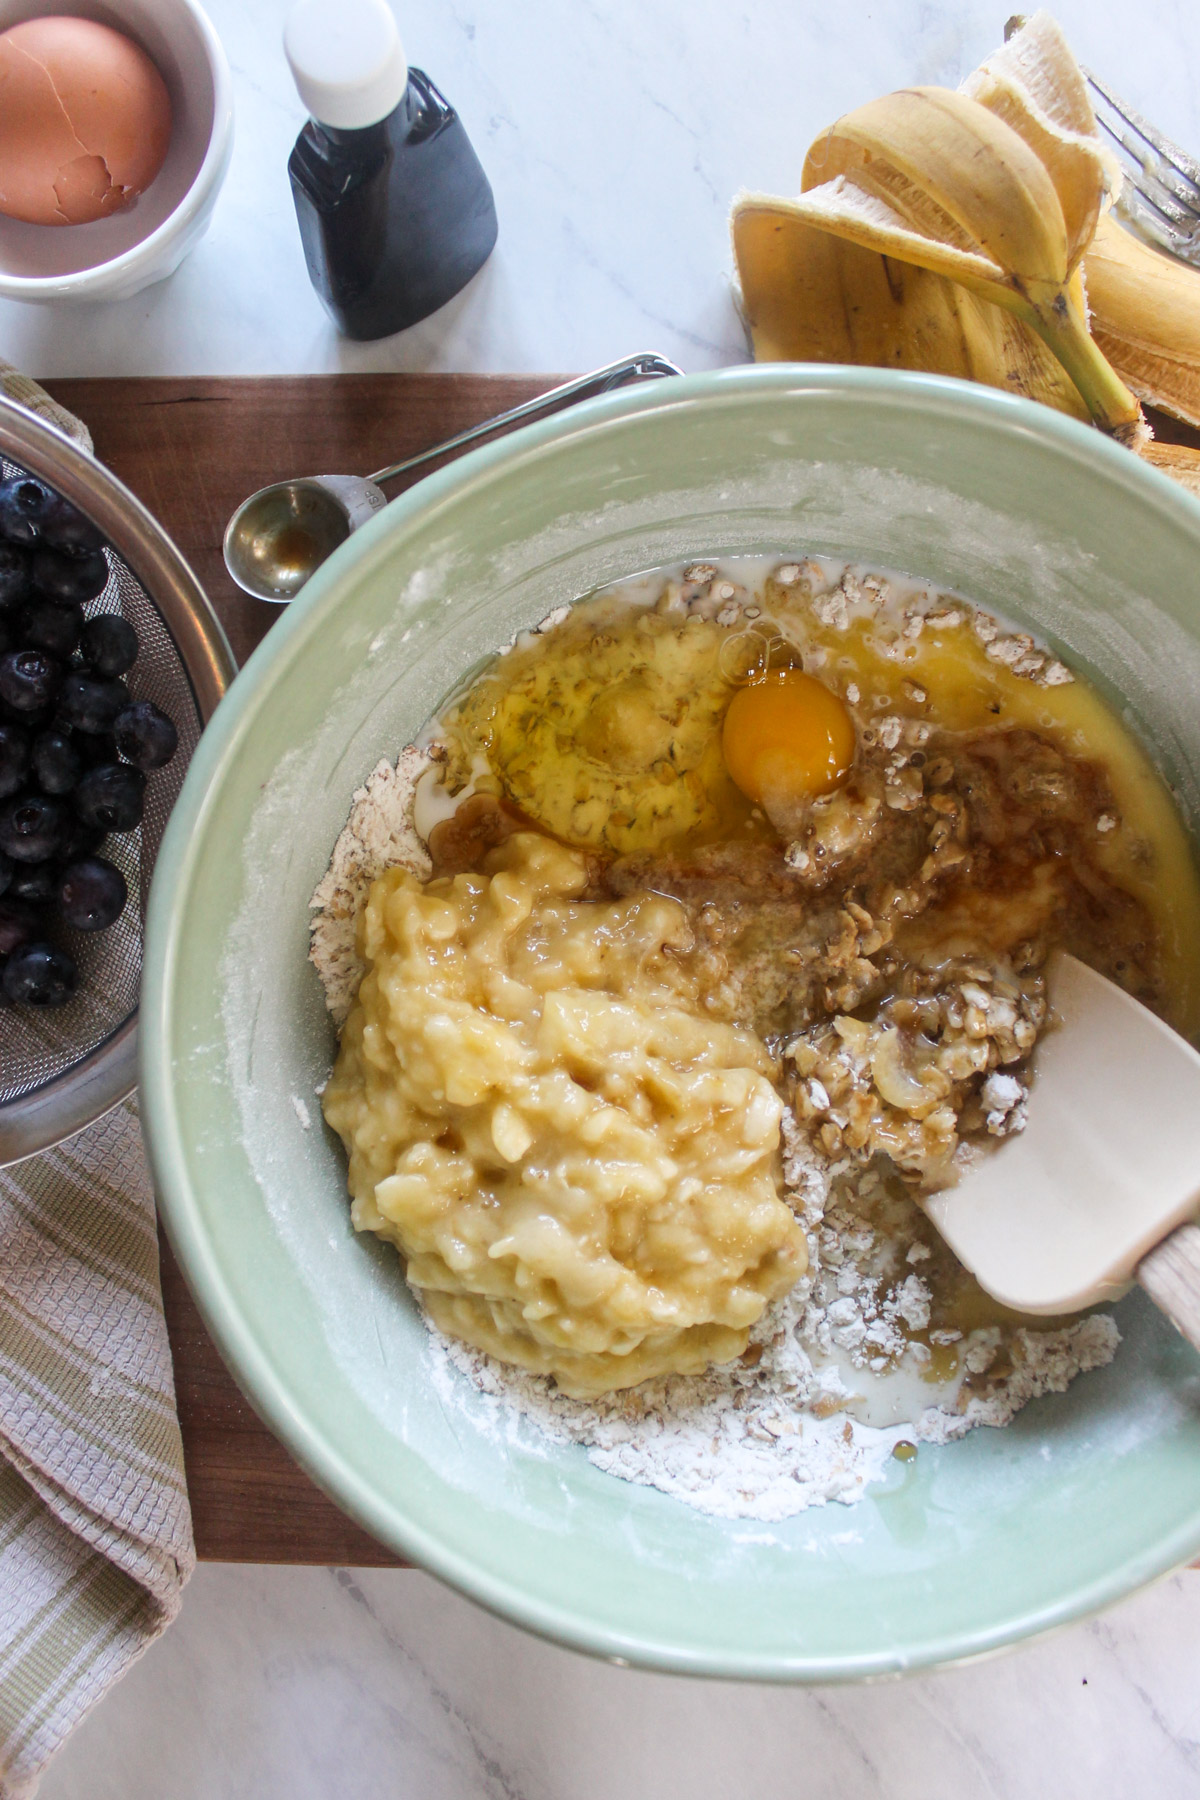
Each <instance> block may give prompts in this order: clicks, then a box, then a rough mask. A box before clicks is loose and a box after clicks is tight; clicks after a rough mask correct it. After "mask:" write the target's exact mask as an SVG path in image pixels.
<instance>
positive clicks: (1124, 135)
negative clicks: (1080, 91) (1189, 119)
mask: <svg viewBox="0 0 1200 1800" xmlns="http://www.w3.org/2000/svg"><path fill="white" fill-rule="evenodd" d="M1083 75H1084V79H1085V80H1086V82H1087V84H1088V86H1089V87H1090V88H1091V90H1092V104H1093V106H1094V108H1095V112H1096V123H1097V125H1099V127H1100V129H1101V131H1103V132H1105V133H1106V135H1107V136H1108V137H1110V138H1111V139H1112V141H1113V143H1114V144H1115V145H1116V146H1117V149H1118V151H1119V152H1120V153H1121V158H1122V161H1123V162H1124V164H1125V183H1124V186H1123V187H1122V189H1121V192H1120V194H1119V196H1118V198H1117V211H1118V212H1119V213H1120V215H1121V217H1122V218H1123V219H1125V221H1126V222H1127V223H1128V224H1130V225H1132V226H1133V228H1134V230H1135V231H1137V232H1139V233H1140V234H1141V235H1142V236H1143V237H1145V238H1148V239H1149V240H1150V242H1151V243H1152V244H1157V245H1158V246H1159V247H1160V249H1163V250H1169V251H1170V253H1171V255H1172V256H1177V257H1179V258H1180V259H1181V261H1183V262H1189V263H1195V264H1196V265H1197V266H1198V267H1200V163H1198V162H1196V160H1195V159H1194V158H1193V157H1191V156H1189V155H1188V154H1187V152H1186V151H1185V150H1181V149H1180V148H1179V146H1178V144H1173V143H1172V142H1171V140H1170V138H1165V137H1164V136H1163V135H1162V132H1161V131H1156V130H1155V128H1154V126H1153V125H1151V124H1150V123H1149V121H1148V120H1146V119H1143V117H1142V115H1141V113H1139V112H1135V111H1134V109H1133V107H1132V106H1130V105H1129V103H1128V101H1126V100H1122V99H1121V98H1120V96H1119V95H1117V94H1114V93H1113V90H1112V89H1111V88H1110V87H1109V85H1108V83H1107V82H1106V81H1101V79H1100V77H1099V76H1098V75H1093V74H1092V71H1091V70H1090V69H1084V70H1083Z"/></svg>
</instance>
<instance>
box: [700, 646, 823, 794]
mask: <svg viewBox="0 0 1200 1800" xmlns="http://www.w3.org/2000/svg"><path fill="white" fill-rule="evenodd" d="M721 743H722V748H723V750H724V752H725V766H726V768H727V769H728V770H729V773H730V775H731V776H732V778H733V780H734V781H735V782H736V783H737V785H738V787H740V788H741V790H742V792H743V794H745V795H746V797H747V799H749V800H753V801H754V802H755V803H756V804H757V805H759V806H762V807H765V809H766V811H767V813H768V816H772V815H773V814H774V813H776V812H777V811H781V810H783V811H787V810H790V809H791V808H792V807H794V806H796V805H797V804H798V803H800V802H802V801H804V800H807V799H808V798H810V797H811V796H813V795H816V794H828V793H831V792H832V790H833V789H834V788H835V787H838V786H839V785H840V784H841V783H842V782H843V781H844V780H845V779H846V776H847V775H848V774H849V773H850V767H851V764H852V763H853V761H854V749H855V737H854V721H853V720H852V719H851V717H850V714H849V713H848V712H847V711H846V708H845V707H844V706H843V705H842V702H841V701H840V700H839V699H838V697H837V695H836V694H835V693H833V692H832V691H831V690H830V689H829V688H827V687H825V686H824V684H823V683H822V682H820V681H816V680H814V679H813V677H812V676H811V675H805V674H804V673H803V672H802V671H801V670H800V669H780V670H777V671H776V672H774V673H773V674H771V675H768V676H767V678H766V680H765V681H756V682H754V683H753V684H752V685H751V686H750V687H744V688H740V689H739V690H738V692H737V693H736V694H735V695H734V696H733V699H732V700H731V701H730V703H729V708H728V710H727V712H726V714H725V725H724V729H723V733H722V740H721Z"/></svg>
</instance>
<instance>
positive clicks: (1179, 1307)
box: [1137, 1225, 1200, 1350]
mask: <svg viewBox="0 0 1200 1800" xmlns="http://www.w3.org/2000/svg"><path fill="white" fill-rule="evenodd" d="M1137 1278H1138V1280H1139V1281H1140V1283H1141V1284H1142V1286H1143V1287H1144V1288H1145V1290H1146V1292H1147V1293H1148V1294H1149V1296H1150V1298H1151V1299H1152V1300H1153V1302H1154V1304H1155V1306H1161V1308H1162V1310H1163V1311H1164V1312H1165V1313H1166V1315H1167V1317H1168V1319H1170V1321H1171V1323H1172V1325H1174V1327H1175V1329H1176V1331H1180V1332H1182V1333H1183V1335H1184V1337H1185V1338H1186V1339H1187V1340H1188V1343H1189V1344H1194V1345H1195V1347H1196V1349H1197V1350H1200V1225H1178V1226H1176V1228H1175V1230H1174V1231H1173V1232H1172V1233H1171V1235H1170V1237H1165V1238H1164V1239H1163V1241H1162V1243H1161V1244H1156V1245H1155V1247H1154V1249H1153V1250H1151V1252H1150V1254H1149V1255H1148V1256H1144V1257H1143V1258H1142V1260H1141V1262H1140V1263H1139V1264H1138V1266H1137Z"/></svg>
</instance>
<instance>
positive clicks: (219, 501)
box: [46, 375, 1200, 1565]
mask: <svg viewBox="0 0 1200 1800" xmlns="http://www.w3.org/2000/svg"><path fill="white" fill-rule="evenodd" d="M563 379H565V377H563V376H556V375H542V376H490V375H320V376H279V377H262V378H258V377H256V378H252V379H245V378H244V379H236V380H226V379H222V380H213V379H206V378H205V379H202V378H196V379H189V380H144V381H104V380H85V381H53V382H48V383H47V384H46V385H47V386H48V387H49V389H50V391H51V392H52V393H53V394H54V395H55V397H56V398H57V399H59V400H61V401H62V403H63V404H64V405H65V406H68V407H69V408H70V409H71V411H72V412H74V413H77V414H78V415H79V417H80V418H82V419H83V420H85V421H86V423H87V425H88V426H89V428H90V430H91V433H92V436H93V438H94V440H95V446H96V454H97V456H98V457H99V458H100V459H101V461H102V462H105V463H107V464H108V466H109V467H110V468H111V469H112V470H114V472H115V473H116V474H117V475H118V476H119V477H120V479H121V480H122V481H124V482H125V483H126V485H127V486H128V487H130V488H132V490H133V492H134V493H135V494H136V495H137V496H138V498H139V499H141V500H142V501H144V502H145V504H146V505H147V506H148V507H149V508H150V510H151V512H153V513H154V514H155V515H156V516H157V518H158V519H160V520H161V522H162V524H163V525H164V526H165V528H166V530H167V531H168V532H169V533H170V535H171V536H172V537H173V538H174V540H175V542H176V543H177V544H178V545H179V547H180V549H181V550H182V551H183V554H184V556H185V557H186V558H187V559H188V561H189V562H190V563H191V565H192V567H193V568H194V569H195V571H196V573H197V575H198V576H199V578H200V581H201V582H202V584H203V585H204V587H205V588H206V590H207V592H208V595H209V597H210V599H211V600H212V602H213V605H214V606H215V607H216V609H217V612H218V614H219V615H220V618H221V622H222V624H223V625H224V627H225V630H226V631H227V633H228V634H229V639H230V642H231V643H232V645H233V650H234V654H235V655H236V657H237V659H238V661H239V663H241V662H244V661H245V659H246V657H247V656H248V655H249V654H250V652H251V650H253V648H254V647H255V645H256V644H257V643H258V642H259V641H260V639H262V638H263V637H265V636H266V633H267V632H268V631H269V630H270V628H271V626H272V625H273V624H274V622H275V621H276V619H277V618H278V617H279V616H280V615H279V611H278V609H277V608H275V607H271V606H266V605H264V604H262V603H260V602H259V601H256V600H251V599H249V598H248V597H247V596H246V595H245V594H242V593H241V592H239V590H238V589H237V588H236V587H234V585H233V583H232V582H231V581H230V580H229V577H228V576H227V575H226V573H225V566H224V563H223V562H222V560H221V539H222V536H223V534H224V530H225V524H226V521H227V520H228V518H229V515H230V514H231V513H232V511H233V509H234V507H235V506H236V505H237V504H238V503H239V501H241V500H243V499H244V498H245V497H246V496H247V495H248V494H251V493H253V492H254V490H255V489H256V488H260V487H265V486H266V484H267V483H268V482H270V481H276V480H280V479H283V478H285V477H287V476H289V475H318V474H368V473H369V472H370V471H371V470H372V469H378V468H382V467H384V466H385V465H386V464H387V463H390V462H395V461H399V460H400V459H401V458H402V457H404V456H410V455H414V454H415V453H416V452H417V451H419V450H423V449H425V448H426V447H427V446H429V445H431V444H436V443H440V442H442V441H443V440H444V439H446V438H448V437H452V436H453V435H454V434H455V433H456V432H458V431H462V430H465V429H466V427H467V426H469V425H474V424H476V423H477V422H478V421H479V420H481V419H486V418H490V417H492V416H493V415H494V414H496V413H500V412H503V411H505V410H506V409H507V408H508V407H511V406H516V405H518V404H519V403H520V402H521V401H523V400H528V399H530V398H532V396H533V395H534V394H539V393H544V392H545V391H546V389H547V388H550V387H554V386H555V385H556V384H557V383H558V382H559V381H561V380H563ZM1152 417H1153V420H1154V425H1155V430H1156V432H1157V434H1158V435H1159V437H1160V438H1162V439H1163V440H1164V441H1166V442H1169V443H1180V442H1182V443H1188V444H1193V445H1200V434H1197V433H1196V432H1193V431H1191V430H1190V429H1189V428H1188V427H1187V426H1180V425H1178V424H1176V423H1175V422H1174V421H1172V420H1169V419H1166V418H1165V417H1161V416H1159V415H1157V414H1155V415H1152ZM427 472H428V471H421V473H427ZM419 478H420V476H419V474H414V475H413V476H411V477H409V481H410V482H411V481H415V480H417V479H419ZM405 485H407V484H406V483H405V482H403V481H401V482H399V483H396V484H393V485H392V486H391V487H390V488H389V494H393V495H394V494H396V493H399V492H400V491H401V489H402V487H403V486H405ZM162 1268H163V1300H164V1304H165V1306H166V1313H167V1326H168V1329H169V1331H170V1335H171V1347H172V1350H173V1353H174V1358H175V1383H176V1389H177V1393H178V1398H179V1418H180V1424H181V1426H182V1430H183V1445H184V1455H185V1457H186V1460H187V1472H188V1488H189V1491H190V1494H191V1500H192V1513H193V1517H194V1520H195V1527H196V1548H197V1551H198V1553H199V1555H200V1556H201V1558H203V1559H207V1560H211V1561H220V1562H268V1563H269V1562H288V1563H349V1564H360V1565H367V1564H374V1565H387V1564H395V1563H396V1562H397V1560H398V1559H397V1558H396V1557H394V1556H393V1555H392V1554H391V1552H390V1551H388V1550H385V1549H384V1548H383V1546H382V1545H381V1544H378V1543H376V1541H375V1540H374V1539H373V1538H371V1537H368V1536H367V1534H366V1533H365V1532H363V1531H362V1530H360V1529H359V1527H358V1526H357V1525H355V1524H354V1522H353V1521H352V1520H351V1519H349V1518H347V1517H346V1515H345V1514H344V1513H343V1512H342V1511H341V1510H340V1508H338V1507H337V1506H335V1505H334V1503H333V1502H332V1501H331V1500H329V1499H328V1498H327V1497H326V1496H325V1495H324V1494H323V1493H321V1491H320V1490H319V1489H318V1488H317V1487H316V1486H314V1484H313V1483H312V1482H311V1481H310V1480H309V1478H308V1476H307V1475H305V1474H304V1472H303V1471H302V1470H301V1469H300V1468H299V1467H298V1466H297V1464H296V1463H295V1462H294V1461H293V1459H292V1458H291V1456H290V1455H289V1454H288V1452H287V1451H286V1450H285V1449H284V1448H283V1446H282V1445H281V1444H280V1443H278V1442H277V1440H276V1439H275V1438H274V1437H273V1436H272V1435H271V1433H270V1432H269V1431H268V1430H267V1428H266V1426H265V1425H263V1424H262V1423H261V1421H260V1420H259V1419H258V1418H257V1416H256V1415H255V1413H254V1411H253V1409H252V1408H251V1407H250V1406H249V1405H248V1404H247V1402H246V1401H245V1400H244V1399H243V1397H242V1395H241V1393H240V1392H239V1390H238V1388H237V1385H236V1383H235V1382H234V1380H233V1378H232V1377H231V1375H230V1374H229V1372H228V1370H227V1369H226V1368H225V1365H224V1364H223V1362H222V1361H221V1358H220V1357H219V1355H218V1354H217V1351H216V1349H215V1347H214V1345H213V1343H212V1340H211V1338H210V1337H209V1336H208V1334H207V1332H206V1331H205V1329H204V1326H203V1323H202V1322H201V1319H200V1315H199V1313H198V1312H197V1310H196V1307H195V1304H194V1302H193V1300H192V1298H191V1295H190V1294H189V1293H188V1290H187V1287H186V1285H185V1283H184V1280H183V1277H182V1276H181V1274H180V1272H179V1269H178V1267H177V1265H176V1263H175V1260H174V1258H173V1257H172V1255H171V1252H170V1249H169V1247H168V1246H167V1245H166V1244H165V1243H164V1244H163V1247H162Z"/></svg>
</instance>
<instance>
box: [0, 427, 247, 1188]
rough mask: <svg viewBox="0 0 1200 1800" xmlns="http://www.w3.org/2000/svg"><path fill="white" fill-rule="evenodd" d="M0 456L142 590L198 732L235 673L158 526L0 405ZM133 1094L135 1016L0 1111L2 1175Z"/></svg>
mask: <svg viewBox="0 0 1200 1800" xmlns="http://www.w3.org/2000/svg"><path fill="white" fill-rule="evenodd" d="M0 454H3V455H4V456H5V457H7V458H8V459H9V460H11V461H12V462H15V463H18V464H20V466H21V467H22V468H24V469H27V470H28V471H29V473H30V474H31V475H36V476H38V477H39V478H40V479H41V480H43V481H45V482H47V483H48V484H49V485H50V486H51V487H53V488H56V489H57V490H58V492H59V493H61V494H64V495H65V496H66V498H67V499H68V500H70V501H72V502H73V503H74V504H75V505H76V506H78V507H79V508H80V509H81V510H82V511H83V512H85V513H86V514H87V516H88V517H89V518H90V519H91V520H92V521H93V522H94V523H95V524H96V525H97V526H98V528H99V529H100V530H101V531H102V532H103V533H104V535H105V537H106V538H107V539H108V542H109V543H110V544H111V546H112V548H113V549H114V550H115V551H116V552H117V554H118V556H120V557H121V558H122V559H123V561H124V562H126V563H127V564H128V565H129V569H130V571H131V573H132V574H133V575H135V576H136V577H137V579H138V581H139V582H140V583H141V584H142V586H143V588H144V589H145V590H146V593H147V594H148V595H149V596H150V599H151V600H152V601H153V602H154V605H155V606H156V607H157V608H158V611H159V612H160V614H161V615H162V618H163V621H164V623H165V625H166V627H167V629H168V631H169V632H170V634H171V637H172V638H173V639H174V641H175V646H176V648H177V650H178V652H179V657H180V661H181V662H182V664H183V667H184V670H185V672H186V674H187V676H188V679H189V681H190V683H191V686H192V692H193V694H194V696H195V700H196V707H197V711H198V712H199V715H200V723H201V726H202V727H203V726H204V725H206V724H207V723H208V721H209V719H210V718H211V717H212V715H213V713H214V712H215V710H216V708H217V705H218V703H219V701H220V700H221V697H222V695H223V694H224V693H225V690H226V689H227V688H228V686H229V684H230V682H231V681H232V680H233V678H234V676H235V675H236V674H237V664H236V662H235V661H234V657H233V651H232V650H231V649H230V647H229V641H228V639H227V638H226V636H225V633H224V631H223V630H222V628H221V624H220V621H219V620H218V618H217V615H216V613H215V612H214V611H213V608H212V603H211V601H210V600H209V598H208V596H207V595H206V593H205V592H204V589H203V588H202V587H201V585H200V583H199V581H198V580H197V579H196V576H195V575H194V574H193V572H192V570H191V569H190V568H189V566H188V564H187V563H186V562H185V560H184V558H183V556H182V555H181V554H180V552H179V551H178V550H177V549H176V547H175V545H174V544H173V543H172V541H171V539H170V538H169V537H168V536H167V534H166V532H165V531H164V530H163V528H162V526H161V525H160V524H159V523H158V521H157V520H156V519H155V518H154V516H153V514H152V513H150V512H149V511H148V510H147V509H146V507H144V506H143V505H142V503H141V501H140V500H138V499H137V498H136V497H135V495H133V494H131V493H130V491H129V489H128V488H127V487H126V486H125V485H124V483H122V482H120V481H118V480H117V478H116V476H115V475H113V474H112V473H111V472H110V471H109V470H108V469H106V468H105V467H104V465H103V464H102V463H99V462H97V461H96V459H95V458H94V457H92V456H89V455H88V453H87V452H86V451H85V450H81V449H80V448H79V446H78V445H77V444H75V443H73V442H72V440H71V439H70V438H69V437H67V436H66V435H65V434H64V433H63V432H61V431H59V430H58V429H57V428H56V427H54V426H52V425H48V424H46V423H45V421H44V420H42V419H40V418H38V417H36V415H35V414H33V413H30V412H27V411H26V410H25V409H24V408H23V407H21V406H17V405H16V404H15V403H14V402H13V401H11V400H7V399H5V398H4V397H3V396H0ZM136 1085H137V1014H136V1012H134V1013H132V1014H130V1016H129V1017H128V1018H127V1019H125V1020H124V1022H123V1023H122V1024H121V1025H120V1026H119V1027H118V1028H117V1030H116V1031H114V1032H113V1033H112V1034H111V1036H109V1037H107V1038H106V1039H105V1040H104V1042H103V1043H101V1044H98V1045H97V1046H96V1048H95V1049H94V1050H92V1051H91V1052H90V1053H89V1054H88V1055H86V1056H83V1057H81V1058H80V1059H79V1061H78V1062H76V1063H73V1064H72V1065H71V1067H70V1068H69V1069H65V1070H64V1071H63V1072H62V1074H60V1075H57V1076H55V1077H54V1078H53V1079H52V1080H50V1081H47V1082H44V1083H43V1084H42V1085H41V1086H40V1087H37V1088H35V1089H33V1090H32V1092H30V1093H28V1094H22V1095H20V1096H18V1098H17V1099H15V1100H10V1101H7V1102H4V1103H0V1167H3V1166H5V1165H6V1164H8V1163H14V1162H20V1161H21V1160H22V1158H24V1157H27V1156H35V1155H37V1154H38V1152H39V1151H42V1150H48V1149H50V1148H52V1146H53V1145H55V1144H58V1143H61V1142H62V1140H63V1139H64V1138H67V1137H71V1136H73V1135H74V1133H75V1132H77V1131H82V1129H83V1128H84V1126H85V1125H90V1124H91V1123H92V1121H93V1120H94V1119H98V1118H100V1116H101V1115H102V1114H103V1113H106V1112H108V1111H109V1109H110V1108H111V1107H113V1106H116V1105H117V1104H118V1102H119V1101H121V1100H124V1099H125V1098H126V1096H127V1095H128V1094H130V1093H132V1091H133V1089H134V1087H135V1086H136Z"/></svg>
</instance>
